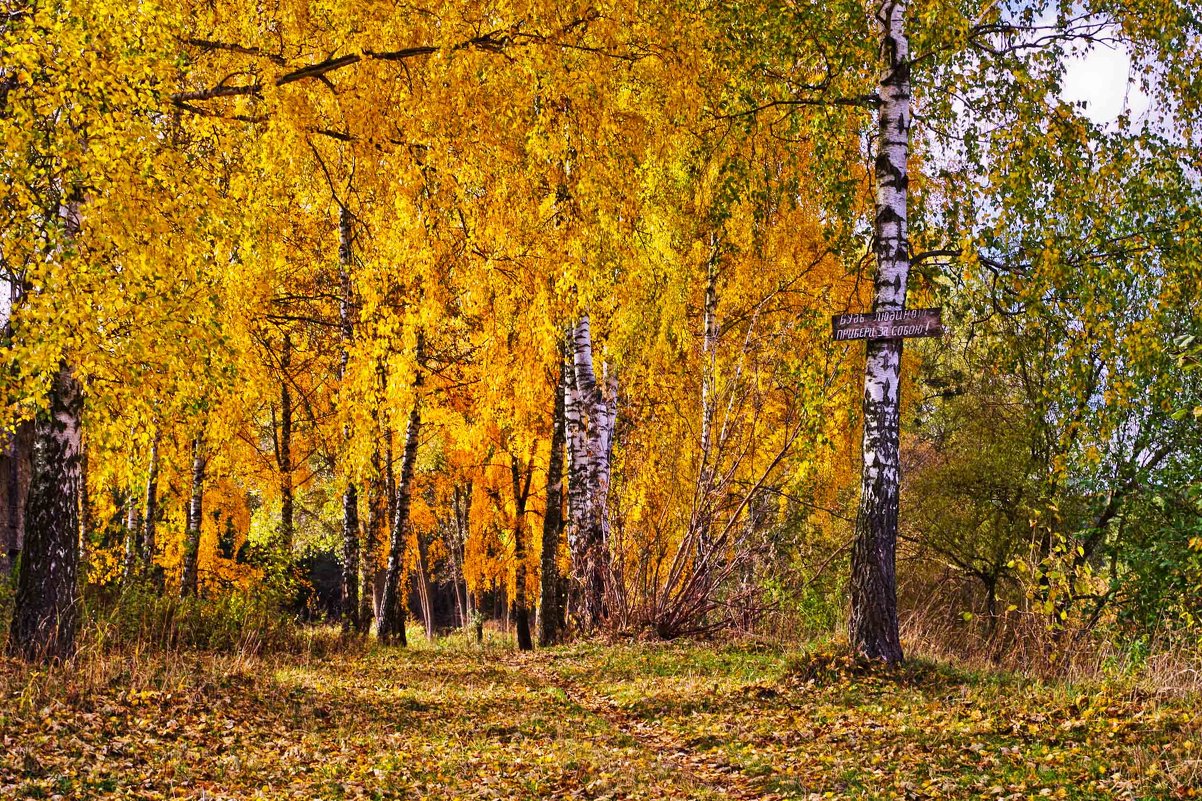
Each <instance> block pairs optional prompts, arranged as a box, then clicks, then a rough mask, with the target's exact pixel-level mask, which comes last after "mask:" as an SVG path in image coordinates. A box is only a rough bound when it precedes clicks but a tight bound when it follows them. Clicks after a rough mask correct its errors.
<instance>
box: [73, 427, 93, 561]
mask: <svg viewBox="0 0 1202 801" xmlns="http://www.w3.org/2000/svg"><path fill="white" fill-rule="evenodd" d="M91 500H92V499H91V498H90V497H89V496H88V438H87V437H86V436H85V435H83V433H82V432H81V434H80V439H79V493H78V496H77V498H76V502H77V503H78V504H79V532H78V533H79V546H80V548H86V547H87V543H88V532H89V531H91V530H92V503H91Z"/></svg>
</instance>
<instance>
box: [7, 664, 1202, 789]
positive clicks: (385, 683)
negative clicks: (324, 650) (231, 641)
mask: <svg viewBox="0 0 1202 801" xmlns="http://www.w3.org/2000/svg"><path fill="white" fill-rule="evenodd" d="M1196 702H1197V699H1188V698H1160V699H1158V698H1154V697H1152V696H1150V695H1148V694H1146V693H1140V692H1139V691H1137V690H1134V689H1131V688H1124V687H1119V686H1110V685H1096V686H1089V687H1084V686H1065V685H1055V684H1043V683H1040V682H1036V681H1033V680H1029V679H1022V678H1016V677H1006V676H989V675H987V676H976V675H969V674H958V673H956V672H954V671H952V670H950V669H946V668H938V667H933V666H924V665H918V666H916V667H909V668H906V669H903V670H902V671H889V670H885V669H883V668H879V667H877V666H873V665H865V664H862V663H857V662H856V661H855V660H849V659H847V658H846V657H841V656H838V655H835V654H817V655H810V656H807V657H801V658H799V657H797V656H796V655H789V654H788V653H785V652H784V651H776V650H771V649H768V650H765V649H753V648H742V647H738V646H718V647H715V646H707V645H704V644H685V645H679V644H678V645H646V644H636V645H610V646H601V645H595V644H589V645H581V646H576V647H571V648H567V649H555V650H551V651H546V652H539V653H536V654H533V655H519V654H516V653H513V652H511V651H506V650H502V649H496V648H484V649H470V648H433V649H431V648H426V649H413V650H407V651H406V650H399V649H372V650H367V651H364V652H348V653H341V654H335V655H332V656H328V657H325V658H321V659H316V658H307V659H306V658H300V657H289V658H284V657H280V658H278V659H271V658H263V659H231V658H221V657H213V656H205V655H201V654H174V655H169V656H167V655H160V656H144V657H141V658H139V659H133V658H125V659H124V660H114V661H113V662H112V663H111V664H109V665H108V666H107V667H106V670H104V671H101V675H99V677H97V676H91V677H89V678H83V677H80V676H78V675H71V674H69V673H67V672H65V671H64V670H63V669H53V670H51V671H45V670H33V669H30V668H27V667H24V666H20V665H17V664H15V663H3V665H2V666H0V798H5V799H7V798H62V799H93V798H95V799H101V798H103V799H117V798H134V799H166V798H194V799H244V798H249V799H254V798H263V799H276V798H278V799H352V798H354V799H358V798H363V799H386V798H431V799H435V798H437V799H451V798H464V799H493V798H513V799H518V798H565V799H566V798H582V799H584V798H588V799H619V798H622V799H639V798H646V799H659V798H695V799H707V798H709V799H715V798H749V797H760V798H782V799H783V798H791V799H811V798H966V799H967V798H995V799H1018V798H1069V799H1082V798H1132V799H1142V798H1148V799H1151V798H1192V797H1202V794H1200V790H1199V781H1200V780H1202V769H1200V768H1199V762H1198V759H1199V750H1200V747H1199V744H1200V743H1202V732H1200V727H1202V712H1199V711H1198V709H1197V706H1198V705H1197V703H1196Z"/></svg>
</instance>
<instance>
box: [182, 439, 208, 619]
mask: <svg viewBox="0 0 1202 801" xmlns="http://www.w3.org/2000/svg"><path fill="white" fill-rule="evenodd" d="M204 482H205V454H204V435H203V434H197V435H196V437H195V438H194V439H193V440H192V494H191V496H190V499H189V501H188V519H187V524H186V527H185V529H184V556H183V574H182V576H181V579H180V595H181V596H183V597H185V598H186V597H188V596H189V595H196V594H197V591H198V589H199V585H200V582H199V576H198V570H199V560H200V526H201V522H202V521H203V517H202V513H203V508H204Z"/></svg>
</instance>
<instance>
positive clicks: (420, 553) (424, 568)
mask: <svg viewBox="0 0 1202 801" xmlns="http://www.w3.org/2000/svg"><path fill="white" fill-rule="evenodd" d="M415 539H416V540H417V575H415V576H414V577H413V579H414V581H415V582H417V599H418V601H419V602H420V603H421V605H422V623H423V624H424V626H425V629H426V639H427V640H430V641H431V642H433V641H434V609H433V607H432V606H431V602H430V565H429V561H428V558H427V553H428V547H427V543H426V538H425V537H423V536H422V535H421V534H420V533H418V535H417V537H416V538H415Z"/></svg>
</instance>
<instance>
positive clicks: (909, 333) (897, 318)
mask: <svg viewBox="0 0 1202 801" xmlns="http://www.w3.org/2000/svg"><path fill="white" fill-rule="evenodd" d="M942 311H943V309H941V308H940V309H902V310H900V311H885V312H872V313H870V314H837V315H835V316H834V317H832V318H831V330H832V332H833V333H834V337H835V340H836V341H839V340H844V339H898V338H900V337H937V336H941V335H942V334H943V319H942V317H941V316H940V315H941V313H942Z"/></svg>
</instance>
